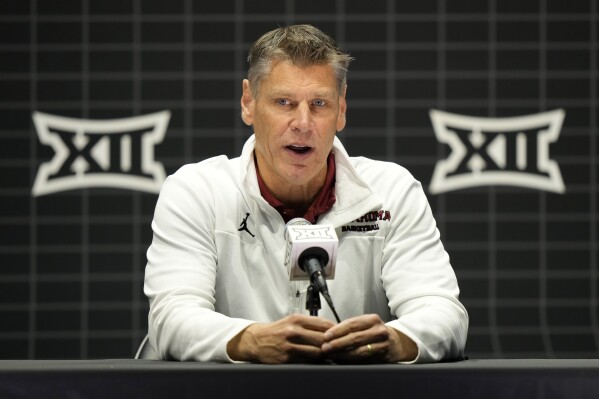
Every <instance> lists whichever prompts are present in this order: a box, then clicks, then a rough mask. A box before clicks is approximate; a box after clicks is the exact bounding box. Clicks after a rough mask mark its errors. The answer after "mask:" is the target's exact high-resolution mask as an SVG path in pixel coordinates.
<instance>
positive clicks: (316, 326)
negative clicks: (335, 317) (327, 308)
mask: <svg viewBox="0 0 599 399" xmlns="http://www.w3.org/2000/svg"><path fill="white" fill-rule="evenodd" d="M286 319H287V321H288V322H290V323H292V324H297V325H300V326H302V327H303V328H305V329H307V330H314V331H319V332H325V331H327V330H330V329H331V328H332V327H334V326H335V324H334V323H333V322H332V321H330V320H327V319H323V318H320V317H314V316H308V315H304V314H293V315H289V316H287V318H286Z"/></svg>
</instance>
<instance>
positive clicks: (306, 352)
mask: <svg viewBox="0 0 599 399" xmlns="http://www.w3.org/2000/svg"><path fill="white" fill-rule="evenodd" d="M333 325H334V324H333V323H332V322H331V321H329V320H326V319H321V318H319V317H313V316H308V315H302V314H294V315H290V316H287V317H284V318H283V319H281V320H278V321H276V322H274V323H257V324H252V325H250V326H248V327H247V328H246V329H245V330H243V331H242V332H240V333H239V334H237V335H236V336H235V337H234V338H233V339H232V340H231V341H229V343H228V344H227V353H228V354H229V357H231V359H233V360H240V361H249V362H256V363H314V362H321V361H323V360H324V355H323V353H322V349H321V347H322V345H323V344H324V332H325V331H327V330H328V329H330V328H331V327H333Z"/></svg>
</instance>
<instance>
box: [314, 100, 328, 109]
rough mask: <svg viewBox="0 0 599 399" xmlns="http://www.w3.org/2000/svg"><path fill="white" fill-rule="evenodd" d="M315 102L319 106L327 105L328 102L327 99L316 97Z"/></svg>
mask: <svg viewBox="0 0 599 399" xmlns="http://www.w3.org/2000/svg"><path fill="white" fill-rule="evenodd" d="M313 104H314V105H316V106H317V107H324V106H325V105H327V102H326V101H325V100H321V99H316V100H314V101H313Z"/></svg>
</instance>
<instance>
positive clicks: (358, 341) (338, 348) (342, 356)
mask: <svg viewBox="0 0 599 399" xmlns="http://www.w3.org/2000/svg"><path fill="white" fill-rule="evenodd" d="M324 339H325V341H326V342H325V344H324V345H323V346H322V351H323V352H324V353H325V355H326V356H327V357H328V358H329V359H331V360H332V361H334V362H335V363H396V362H399V361H409V360H413V359H415V358H416V356H417V355H418V347H417V346H416V344H415V343H414V341H412V340H411V339H410V338H408V337H407V336H406V335H405V334H403V333H402V332H400V331H399V330H396V329H395V328H392V327H389V326H387V325H385V323H384V322H383V321H382V320H381V318H380V317H379V316H378V315H375V314H368V315H362V316H357V317H352V318H350V319H347V320H344V321H343V322H341V323H339V324H337V325H336V326H334V327H332V328H330V329H329V330H327V331H326V332H325V333H324Z"/></svg>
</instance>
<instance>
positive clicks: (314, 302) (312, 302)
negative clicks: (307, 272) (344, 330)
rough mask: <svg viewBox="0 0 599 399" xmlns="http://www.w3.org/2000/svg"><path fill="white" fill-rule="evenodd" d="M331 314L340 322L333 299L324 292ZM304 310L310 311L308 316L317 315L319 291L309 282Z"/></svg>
mask: <svg viewBox="0 0 599 399" xmlns="http://www.w3.org/2000/svg"><path fill="white" fill-rule="evenodd" d="M324 296H325V299H326V300H327V303H328V304H329V307H330V308H331V311H332V312H333V315H334V316H335V320H337V323H341V319H339V315H338V314H337V311H336V310H335V307H334V306H333V301H332V300H331V297H330V296H329V295H328V293H325V294H324ZM306 310H309V311H310V316H318V311H319V310H320V292H319V291H318V288H316V286H315V285H314V283H312V282H310V286H309V287H308V291H307V292H306Z"/></svg>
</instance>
